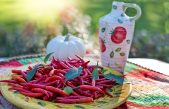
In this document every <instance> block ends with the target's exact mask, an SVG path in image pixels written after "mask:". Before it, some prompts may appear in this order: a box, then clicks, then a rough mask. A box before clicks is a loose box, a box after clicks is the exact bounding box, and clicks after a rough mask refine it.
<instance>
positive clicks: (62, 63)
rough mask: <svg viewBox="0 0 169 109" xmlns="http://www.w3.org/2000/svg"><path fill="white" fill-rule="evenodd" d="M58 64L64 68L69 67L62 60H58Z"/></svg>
mask: <svg viewBox="0 0 169 109" xmlns="http://www.w3.org/2000/svg"><path fill="white" fill-rule="evenodd" d="M59 64H60V65H61V66H62V67H63V68H66V69H69V67H68V66H67V65H66V64H65V63H64V62H62V61H59Z"/></svg>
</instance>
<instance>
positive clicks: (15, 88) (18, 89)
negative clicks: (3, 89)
mask: <svg viewBox="0 0 169 109" xmlns="http://www.w3.org/2000/svg"><path fill="white" fill-rule="evenodd" d="M9 90H17V91H19V92H21V91H22V92H28V93H29V92H30V91H28V90H26V89H23V88H20V87H12V88H9Z"/></svg>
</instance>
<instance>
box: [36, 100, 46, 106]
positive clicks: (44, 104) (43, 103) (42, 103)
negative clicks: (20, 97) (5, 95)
mask: <svg viewBox="0 0 169 109" xmlns="http://www.w3.org/2000/svg"><path fill="white" fill-rule="evenodd" d="M37 103H38V104H39V105H41V106H46V103H45V102H41V101H39V102H37Z"/></svg>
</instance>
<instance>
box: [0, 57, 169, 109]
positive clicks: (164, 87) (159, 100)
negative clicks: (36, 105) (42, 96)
mask: <svg viewBox="0 0 169 109" xmlns="http://www.w3.org/2000/svg"><path fill="white" fill-rule="evenodd" d="M87 57H88V58H92V59H96V60H99V56H97V55H92V54H89V55H87ZM43 59H44V55H42V54H38V55H27V56H20V57H13V58H10V59H8V60H5V61H3V62H0V74H1V73H2V72H5V71H7V70H10V69H11V68H15V67H19V66H23V65H27V64H30V63H34V62H41V61H42V60H43ZM124 74H125V76H126V78H127V79H128V80H129V81H130V82H131V83H132V84H133V90H132V94H131V96H130V97H129V98H128V99H127V101H126V102H125V103H124V104H123V105H121V106H120V107H118V108H117V109H169V76H167V75H164V74H162V73H160V72H156V71H153V70H151V69H148V68H144V67H142V66H140V65H137V64H134V63H131V62H127V64H126V67H125V72H124ZM0 109H17V108H16V107H15V106H13V105H12V104H10V103H9V102H8V101H6V100H5V99H4V98H3V97H2V96H0Z"/></svg>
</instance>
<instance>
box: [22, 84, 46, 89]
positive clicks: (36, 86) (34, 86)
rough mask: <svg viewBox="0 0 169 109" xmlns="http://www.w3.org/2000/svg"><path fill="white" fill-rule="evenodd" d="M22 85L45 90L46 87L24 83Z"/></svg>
mask: <svg viewBox="0 0 169 109" xmlns="http://www.w3.org/2000/svg"><path fill="white" fill-rule="evenodd" d="M22 85H23V86H27V87H30V88H42V89H45V85H41V84H32V83H24V84H22Z"/></svg>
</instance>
